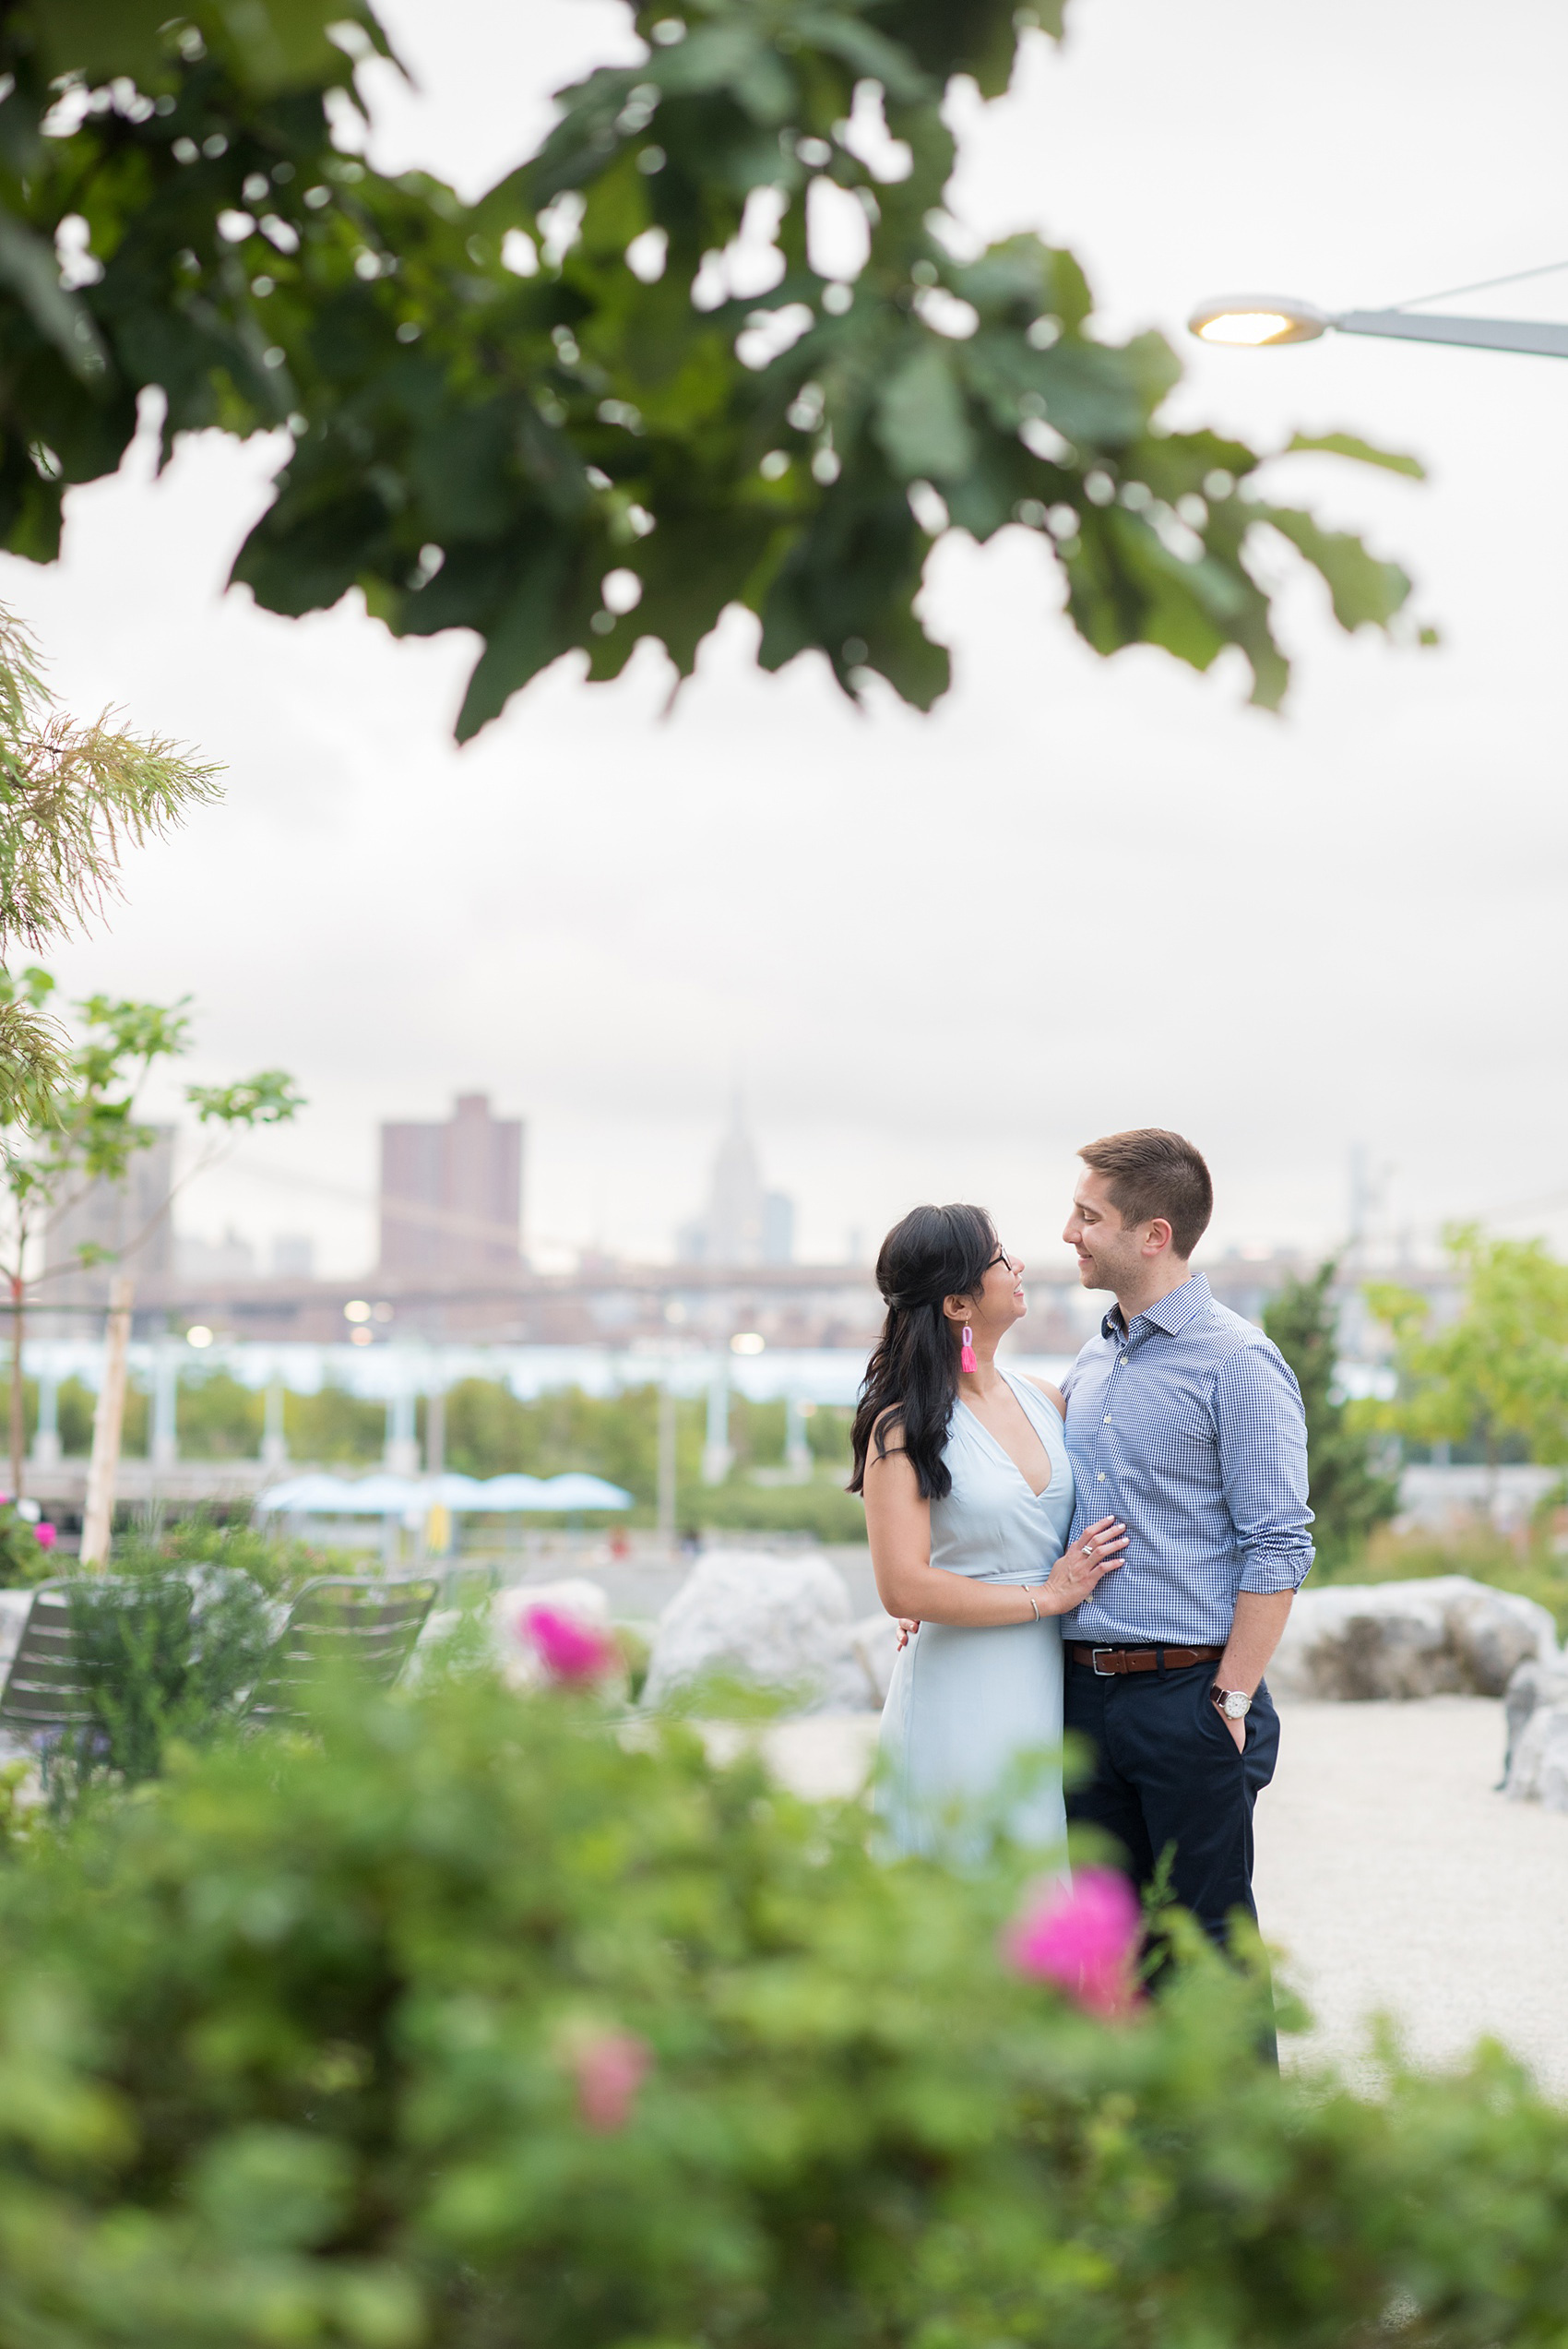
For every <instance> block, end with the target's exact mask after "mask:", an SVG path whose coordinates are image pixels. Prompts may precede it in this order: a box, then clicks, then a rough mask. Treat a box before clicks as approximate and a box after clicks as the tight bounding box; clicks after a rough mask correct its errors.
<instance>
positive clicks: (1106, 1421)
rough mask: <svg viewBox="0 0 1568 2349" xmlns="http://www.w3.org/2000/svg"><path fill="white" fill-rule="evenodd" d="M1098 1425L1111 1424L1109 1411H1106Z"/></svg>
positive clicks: (1105, 1425) (1106, 1425) (1107, 1425)
mask: <svg viewBox="0 0 1568 2349" xmlns="http://www.w3.org/2000/svg"><path fill="white" fill-rule="evenodd" d="M1100 1425H1101V1426H1103V1427H1109V1426H1110V1425H1111V1413H1109V1412H1107V1413H1106V1414H1105V1417H1104V1419H1103V1420H1102V1421H1101V1422H1100Z"/></svg>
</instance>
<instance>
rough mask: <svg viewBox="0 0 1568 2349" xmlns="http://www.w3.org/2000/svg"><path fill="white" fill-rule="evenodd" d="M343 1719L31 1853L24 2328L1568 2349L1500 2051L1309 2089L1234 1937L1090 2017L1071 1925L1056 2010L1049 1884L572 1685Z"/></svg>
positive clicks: (5, 2049)
mask: <svg viewBox="0 0 1568 2349" xmlns="http://www.w3.org/2000/svg"><path fill="white" fill-rule="evenodd" d="M334 1703H335V1709H333V1710H328V1711H324V1713H323V1716H322V1719H321V1721H320V1723H319V1725H318V1729H317V1732H316V1733H315V1734H314V1735H310V1736H300V1735H266V1736H261V1737H255V1738H252V1739H249V1740H243V1739H236V1740H235V1741H234V1742H233V1744H232V1745H231V1746H220V1747H215V1748H209V1749H208V1750H207V1751H205V1752H201V1753H195V1752H190V1751H186V1752H184V1753H179V1752H176V1753H175V1754H174V1755H172V1757H171V1761H170V1768H169V1771H168V1774H167V1775H166V1776H165V1777H164V1778H162V1779H161V1780H160V1781H158V1782H155V1783H150V1784H148V1785H145V1786H143V1787H141V1788H139V1789H137V1791H136V1793H135V1794H134V1795H113V1796H107V1797H105V1796H100V1797H98V1798H96V1799H93V1800H89V1802H88V1803H86V1804H85V1805H84V1806H82V1807H81V1809H80V1810H79V1811H78V1813H77V1816H76V1817H75V1818H74V1820H73V1821H72V1822H70V1823H69V1824H68V1825H67V1826H66V1827H65V1828H64V1829H63V1830H61V1831H60V1832H59V1833H58V1834H52V1833H50V1832H49V1831H47V1830H43V1831H42V1832H41V1831H39V1830H34V1834H33V1838H32V1841H31V1842H30V1844H29V1845H27V1846H26V1847H24V1848H22V1849H20V1850H19V1851H17V1852H16V1853H15V1854H14V1855H13V1857H12V1858H11V1859H10V1861H9V1862H8V1863H7V1864H5V1865H0V2341H4V2342H5V2343H7V2344H9V2343H17V2344H18V2349H30V2345H31V2344H34V2343H39V2344H44V2349H47V2345H48V2344H50V2343H68V2344H69V2349H495V2345H496V2344H506V2349H510V2345H511V2344H514V2343H516V2344H517V2345H518V2349H634V2344H635V2345H636V2349H655V2344H658V2349H719V2344H723V2349H806V2344H810V2349H819V2344H821V2349H991V2344H993V2343H995V2344H1002V2343H1005V2344H1008V2349H1061V2344H1064V2343H1071V2344H1072V2349H1207V2344H1211V2343H1223V2344H1232V2343H1234V2344H1239V2345H1244V2349H1287V2344H1289V2349H1344V2344H1356V2343H1374V2342H1376V2341H1379V2340H1383V2339H1384V2338H1385V2337H1387V2333H1388V2331H1389V2330H1390V2329H1395V2330H1396V2332H1397V2339H1398V2342H1399V2343H1400V2344H1401V2349H1437V2344H1439V2343H1441V2344H1442V2349H1483V2344H1498V2345H1499V2349H1514V2345H1515V2344H1517V2345H1518V2349H1526V2344H1528V2349H1535V2344H1540V2349H1547V2345H1548V2344H1553V2349H1555V2344H1556V2343H1559V2342H1561V2340H1562V2338H1563V2336H1564V2331H1565V2328H1568V2270H1565V2267H1564V2262H1563V2260H1562V2243H1563V2241H1564V2239H1565V2238H1568V2115H1565V2114H1563V2113H1562V2112H1561V2111H1558V2110H1556V2109H1555V2108H1553V2107H1551V2106H1549V2105H1544V2104H1542V2103H1541V2102H1540V2101H1539V2100H1538V2099H1537V2098H1536V2097H1535V2096H1533V2095H1532V2094H1531V2093H1530V2092H1529V2090H1528V2088H1527V2086H1526V2083H1525V2082H1524V2081H1522V2080H1521V2078H1520V2077H1519V2076H1518V2075H1517V2073H1515V2071H1514V2070H1512V2069H1510V2067H1509V2066H1508V2065H1507V2064H1506V2063H1504V2062H1503V2060H1502V2059H1501V2058H1500V2057H1496V2056H1495V2055H1493V2056H1491V2057H1482V2058H1479V2059H1478V2061H1477V2063H1476V2065H1475V2066H1474V2067H1473V2069H1471V2070H1470V2071H1469V2072H1468V2073H1467V2074H1466V2075H1464V2076H1462V2077H1459V2078H1455V2079H1443V2080H1438V2081H1422V2080H1419V2079H1414V2078H1407V2077H1405V2076H1403V2075H1402V2074H1400V2073H1399V2071H1398V2069H1397V2067H1395V2068H1394V2069H1393V2071H1392V2074H1391V2080H1390V2085H1389V2088H1388V2092H1387V2093H1386V2095H1384V2097H1383V2098H1382V2099H1381V2100H1380V2101H1378V2102H1376V2103H1363V2102H1359V2101H1357V2100H1356V2099H1354V2098H1352V2097H1351V2096H1349V2095H1348V2094H1347V2093H1344V2092H1343V2091H1341V2090H1339V2089H1337V2088H1336V2087H1334V2086H1333V2084H1332V2083H1329V2082H1324V2083H1315V2084H1313V2085H1311V2086H1309V2087H1308V2088H1307V2089H1305V2090H1303V2089H1300V2088H1292V2087H1291V2086H1290V2085H1289V2083H1288V2082H1287V2083H1284V2084H1282V2083H1281V2082H1280V2081H1278V2079H1277V2078H1273V2077H1270V2075H1269V2074H1268V2073H1267V2072H1266V2071H1265V2070H1264V2069H1262V2068H1261V2067H1260V2065H1259V2064H1258V2063H1257V2061H1256V2059H1255V2057H1254V2054H1253V2049H1254V2046H1255V2045H1256V2042H1257V2039H1258V2037H1259V2035H1260V2032H1259V2025H1260V2017H1261V2014H1262V2011H1263V2003H1264V2000H1265V1990H1264V1988H1263V1986H1262V1983H1261V1980H1260V1977H1259V1975H1258V1973H1255V1972H1253V1970H1251V1969H1250V1968H1248V1967H1246V1966H1245V1965H1243V1966H1242V1968H1241V1971H1240V1972H1239V1973H1233V1972H1231V1971H1230V1970H1229V1969H1228V1968H1227V1967H1225V1966H1224V1965H1223V1964H1221V1963H1220V1962H1219V1961H1218V1960H1216V1959H1214V1958H1213V1957H1212V1955H1211V1954H1210V1953H1208V1952H1207V1951H1206V1949H1205V1948H1202V1947H1196V1948H1194V1950H1193V1951H1192V1953H1191V1955H1190V1956H1189V1957H1188V1959H1187V1960H1186V1961H1183V1962H1182V1964H1180V1965H1178V1966H1177V1968H1176V1969H1175V1970H1174V1976H1173V1979H1172V1982H1171V1986H1170V1989H1169V1990H1168V1991H1166V1992H1164V1993H1162V1995H1161V1997H1159V1998H1158V1999H1157V2000H1154V2001H1151V2002H1150V2003H1149V2004H1147V2005H1146V2006H1144V2007H1142V2008H1140V2009H1137V2010H1136V2011H1135V2012H1134V2013H1131V2014H1128V2015H1126V2016H1123V2017H1122V2018H1120V2019H1118V2020H1116V2021H1109V2022H1108V2021H1103V2020H1101V2019H1100V2018H1099V2016H1098V2015H1096V2014H1093V2013H1090V2012H1087V2011H1086V2010H1085V2009H1084V2007H1083V2005H1082V2004H1081V2003H1080V2000H1081V1997H1082V1992H1083V1987H1084V1985H1087V1983H1088V1982H1089V1981H1090V1980H1091V1979H1093V1978H1095V1977H1094V1973H1093V1968H1092V1967H1090V1966H1089V1964H1088V1955H1089V1951H1090V1946H1091V1943H1092V1946H1093V1947H1094V1948H1099V1946H1100V1944H1099V1941H1095V1940H1094V1939H1093V1936H1092V1934H1090V1933H1089V1932H1088V1931H1087V1926H1089V1925H1090V1924H1092V1912H1091V1911H1090V1910H1088V1909H1086V1908H1084V1907H1083V1905H1082V1903H1081V1902H1080V1905H1079V1908H1078V1910H1077V1912H1076V1914H1077V1918H1078V1922H1077V1925H1076V1926H1075V1927H1074V1928H1073V1929H1074V1931H1075V1932H1076V1933H1077V1934H1078V1936H1079V1943H1078V1951H1079V1956H1080V1959H1082V1960H1083V1961H1084V1962H1083V1966H1082V1969H1081V1972H1080V1974H1079V1975H1078V1976H1077V1977H1075V1985H1076V1987H1075V1988H1074V1989H1072V1990H1064V1989H1063V1988H1062V1987H1060V1986H1059V1982H1058V1978H1057V1975H1056V1973H1055V1971H1054V1969H1055V1968H1056V1965H1057V1961H1058V1958H1059V1957H1060V1956H1061V1954H1062V1950H1063V1943H1062V1940H1061V1932H1062V1930H1063V1925H1062V1918H1063V1914H1069V1915H1070V1914H1073V1912H1058V1913H1057V1914H1056V1919H1055V1923H1054V1924H1052V1923H1051V1917H1050V1916H1049V1915H1044V1916H1042V1915H1041V1914H1039V1909H1038V1904H1036V1903H1035V1902H1034V1896H1032V1895H1030V1894H1029V1893H1028V1890H1027V1886H1026V1882H1025V1878H1024V1875H1023V1872H1022V1870H1021V1869H1020V1870H1017V1871H1015V1870H1012V1869H1010V1868H1009V1866H1007V1865H1006V1864H1005V1863H1004V1864H1003V1865H1001V1866H998V1867H997V1869H996V1870H995V1871H994V1872H992V1873H990V1874H986V1875H984V1876H979V1875H977V1876H974V1877H968V1878H954V1877H950V1876H947V1875H945V1874H944V1873H943V1872H942V1871H941V1870H940V1869H938V1868H937V1867H935V1866H928V1865H926V1864H924V1863H919V1862H910V1863H906V1864H901V1865H899V1866H879V1865H878V1864H876V1863H875V1862H873V1860H871V1859H870V1858H868V1856H867V1854H866V1849H865V1818H864V1814H863V1812H861V1810H860V1809H859V1808H858V1806H845V1807H843V1808H842V1809H837V1808H834V1807H832V1806H826V1807H816V1806H807V1805H804V1804H802V1803H800V1802H798V1801H795V1800H794V1799H792V1798H791V1797H790V1796H789V1795H786V1794H784V1793H782V1792H780V1791H779V1789H778V1787H777V1786H775V1785H774V1784H773V1783H770V1781H769V1780H768V1779H767V1777H766V1775H765V1773H764V1771H763V1770H762V1769H761V1767H760V1765H759V1764H758V1763H757V1762H756V1761H754V1759H750V1758H749V1757H746V1756H742V1758H741V1759H737V1760H736V1761H734V1762H733V1763H732V1764H731V1765H730V1766H727V1767H722V1768H719V1767H715V1766H713V1765H711V1764H710V1763H709V1762H708V1761H707V1759H706V1757H705V1755H704V1751H703V1748H702V1747H701V1745H700V1744H699V1742H698V1740H697V1738H696V1737H695V1735H694V1734H693V1733H691V1732H690V1731H688V1730H685V1729H683V1728H681V1727H679V1726H674V1725H671V1726H661V1725H659V1724H658V1723H638V1724H637V1726H636V1730H635V1731H628V1730H626V1729H625V1728H624V1726H623V1727H619V1728H617V1727H616V1726H615V1725H614V1723H613V1721H612V1717H611V1716H610V1715H609V1714H608V1713H607V1712H606V1711H603V1710H601V1708H600V1700H599V1699H598V1698H597V1697H596V1696H595V1695H594V1694H593V1693H592V1692H591V1691H590V1690H589V1689H588V1688H586V1687H578V1686H573V1685H570V1684H561V1685H557V1686H555V1687H552V1688H548V1689H545V1690H543V1691H541V1692H540V1693H537V1694H534V1695H531V1696H524V1697H517V1696H516V1695H513V1694H510V1693H508V1692H507V1691H505V1689H504V1688H503V1687H500V1686H499V1685H498V1684H497V1683H496V1682H494V1681H492V1680H491V1679H489V1678H488V1677H485V1676H482V1675H471V1676H469V1677H466V1678H458V1677H457V1675H455V1674H453V1675H449V1676H446V1677H442V1676H440V1675H436V1676H434V1677H433V1679H432V1681H431V1683H430V1684H429V1685H428V1686H427V1687H426V1688H425V1689H424V1690H423V1691H422V1693H421V1694H420V1695H419V1696H418V1697H417V1698H415V1699H380V1700H377V1701H374V1702H365V1701H360V1700H350V1699H348V1698H347V1697H344V1698H342V1699H341V1700H340V1701H339V1700H334ZM1020 1902H1023V1903H1024V1907H1023V1921H1022V1923H1021V1925H1020V1926H1019V1929H1018V1934H1017V1936H1016V1938H1015V1939H1014V1941H1013V1942H1012V1943H1011V1945H1010V1946H1011V1949H1012V1951H1013V1954H1012V1955H1011V1956H1010V1957H1008V1958H1004V1956H1003V1955H1002V1954H1000V1952H999V1944H1000V1943H1001V1942H1002V1941H1003V1939H1004V1933H1005V1928H1006V1926H1007V1923H1008V1920H1009V1918H1011V1917H1013V1916H1015V1915H1016V1914H1018V1913H1019V1909H1020ZM1048 1926H1050V1931H1049V1932H1048V1931H1047V1927H1048ZM1095 1930H1096V1931H1098V1930H1099V1928H1095ZM1031 1951H1032V1952H1033V1953H1034V1954H1033V1955H1032V1956H1031V1955H1030V1954H1029V1953H1030V1952H1031ZM1042 1952H1043V1955H1042ZM1047 1961H1049V1962H1047ZM1020 1963H1022V1964H1023V1966H1024V1968H1025V1970H1024V1971H1020V1970H1019V1968H1020ZM1042 1976H1043V1977H1044V1978H1041V1977H1042Z"/></svg>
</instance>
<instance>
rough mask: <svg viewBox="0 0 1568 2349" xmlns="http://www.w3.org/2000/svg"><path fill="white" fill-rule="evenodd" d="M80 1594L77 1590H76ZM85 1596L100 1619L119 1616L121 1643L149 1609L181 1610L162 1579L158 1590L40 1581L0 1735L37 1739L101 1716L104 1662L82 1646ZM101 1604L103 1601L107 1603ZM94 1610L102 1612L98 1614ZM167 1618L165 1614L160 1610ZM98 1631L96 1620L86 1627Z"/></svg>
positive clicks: (3, 1700) (2, 1699)
mask: <svg viewBox="0 0 1568 2349" xmlns="http://www.w3.org/2000/svg"><path fill="white" fill-rule="evenodd" d="M75 1593H79V1594H80V1595H79V1596H77V1595H74V1594H75ZM84 1597H85V1598H86V1599H88V1600H89V1603H90V1604H91V1607H92V1611H93V1615H94V1616H95V1617H97V1618H98V1620H99V1621H102V1620H105V1619H113V1617H112V1616H110V1614H109V1611H110V1610H113V1616H117V1617H118V1618H119V1621H120V1623H121V1625H122V1626H123V1628H124V1630H125V1635H126V1638H127V1640H130V1639H134V1638H135V1636H136V1626H137V1618H138V1617H145V1616H148V1615H150V1614H151V1613H152V1612H153V1610H154V1609H159V1610H165V1611H166V1610H167V1609H168V1608H170V1607H171V1606H173V1607H175V1608H179V1607H180V1605H181V1596H180V1593H179V1592H178V1589H177V1588H171V1586H169V1585H167V1584H165V1585H162V1586H160V1590H159V1592H157V1593H156V1594H150V1593H148V1591H147V1590H146V1589H145V1587H144V1586H142V1585H140V1584H137V1583H135V1582H116V1581H112V1580H108V1579H107V1578H104V1579H102V1580H100V1579H98V1578H96V1577H95V1578H94V1580H92V1581H91V1582H90V1583H88V1582H83V1583H80V1584H76V1585H73V1584H71V1583H68V1582H45V1583H42V1584H41V1585H40V1587H39V1588H38V1589H37V1590H36V1591H35V1592H33V1594H32V1604H31V1606H30V1608H29V1609H28V1614H27V1620H26V1622H25V1623H24V1624H23V1626H22V1632H21V1637H20V1639H19V1640H18V1642H17V1647H16V1651H15V1653H14V1654H13V1656H12V1658H11V1662H10V1667H9V1669H8V1671H7V1672H6V1686H5V1688H4V1690H3V1691H0V1732H4V1733H5V1734H6V1735H9V1736H11V1737H18V1738H22V1739H27V1740H36V1739H37V1738H39V1737H40V1736H46V1735H50V1734H51V1733H53V1734H58V1733H59V1732H61V1731H63V1730H66V1729H71V1728H74V1727H77V1726H78V1725H81V1724H83V1723H88V1722H91V1721H94V1720H96V1719H99V1718H101V1714H102V1708H103V1699H104V1693H105V1689H106V1687H108V1686H109V1685H110V1666H109V1663H108V1662H107V1661H106V1660H105V1658H104V1657H103V1656H102V1655H101V1654H98V1655H94V1654H93V1653H91V1652H90V1650H91V1648H92V1647H94V1646H96V1645H97V1641H96V1640H94V1639H93V1638H92V1637H91V1636H90V1632H89V1639H88V1640H87V1641H86V1642H85V1643H84V1640H83V1637H82V1634H83V1630H84V1624H83V1618H82V1614H81V1600H82V1598H84ZM105 1603H107V1606H106V1604H105ZM190 1609H191V1593H190V1592H189V1591H188V1590H187V1591H186V1592H184V1608H183V1619H182V1621H181V1623H180V1626H179V1628H180V1629H181V1630H182V1631H184V1630H186V1629H188V1626H189V1620H190ZM100 1610H103V1613H102V1614H100ZM165 1622H167V1615H166V1614H165ZM92 1628H93V1629H96V1624H95V1625H94V1626H93V1627H92Z"/></svg>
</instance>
